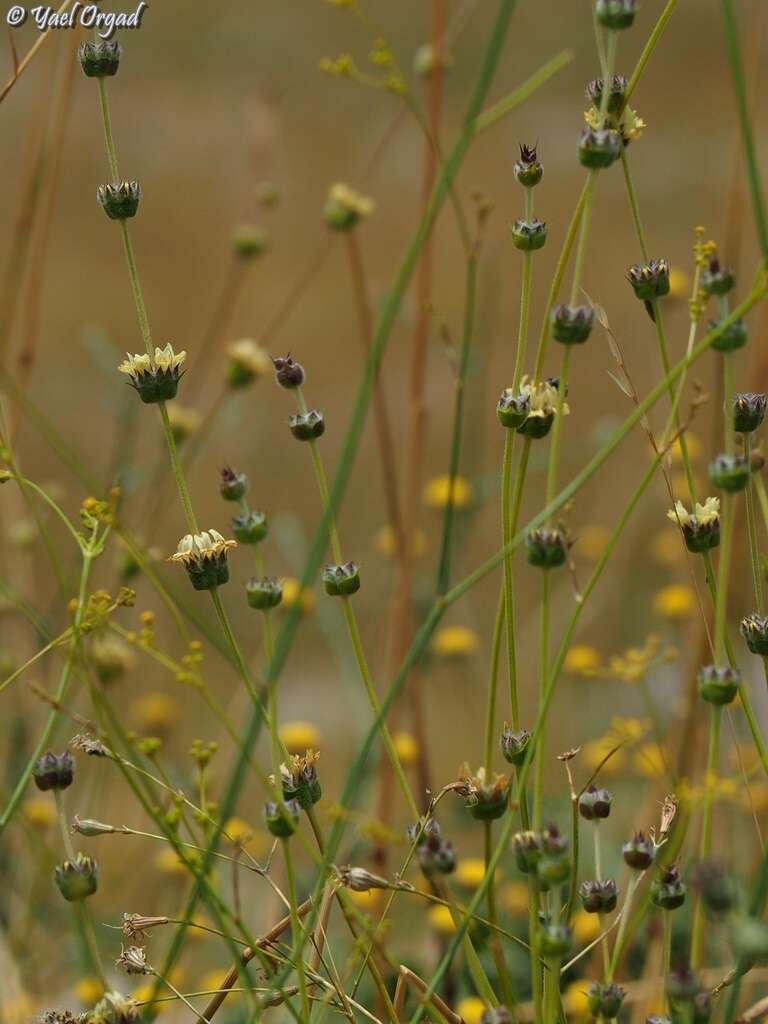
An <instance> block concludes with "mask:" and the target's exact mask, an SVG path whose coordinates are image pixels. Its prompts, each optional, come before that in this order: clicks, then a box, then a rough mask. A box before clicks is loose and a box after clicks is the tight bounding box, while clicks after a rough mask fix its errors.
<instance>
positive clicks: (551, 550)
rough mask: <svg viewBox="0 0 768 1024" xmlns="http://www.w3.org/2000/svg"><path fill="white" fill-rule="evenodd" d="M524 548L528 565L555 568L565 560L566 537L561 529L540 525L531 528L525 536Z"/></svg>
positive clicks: (566, 549)
mask: <svg viewBox="0 0 768 1024" xmlns="http://www.w3.org/2000/svg"><path fill="white" fill-rule="evenodd" d="M525 548H526V555H527V557H528V562H529V563H530V565H536V566H538V567H539V568H540V569H556V568H557V567H558V566H560V565H562V564H563V563H564V562H565V559H566V556H567V553H568V538H567V537H566V535H565V532H564V531H563V530H560V529H554V530H551V529H548V528H547V527H544V526H542V527H540V528H539V529H537V530H531V532H530V533H529V534H528V536H527V537H526V538H525Z"/></svg>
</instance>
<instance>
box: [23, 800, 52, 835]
mask: <svg viewBox="0 0 768 1024" xmlns="http://www.w3.org/2000/svg"><path fill="white" fill-rule="evenodd" d="M21 810H22V813H23V815H24V817H25V818H26V819H27V821H28V822H29V824H30V825H34V827H35V828H48V827H49V826H51V825H53V823H54V822H55V821H56V807H55V805H54V804H53V803H52V802H51V801H50V800H44V799H43V798H42V797H31V798H30V799H29V800H25V801H24V803H23V804H22V806H21Z"/></svg>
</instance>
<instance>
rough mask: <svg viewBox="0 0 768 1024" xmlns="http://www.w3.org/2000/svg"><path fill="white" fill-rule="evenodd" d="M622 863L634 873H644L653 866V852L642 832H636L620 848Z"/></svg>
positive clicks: (651, 845) (650, 844)
mask: <svg viewBox="0 0 768 1024" xmlns="http://www.w3.org/2000/svg"><path fill="white" fill-rule="evenodd" d="M621 854H622V856H623V858H624V863H625V864H627V865H628V866H629V867H631V868H634V869H635V871H645V870H646V868H649V867H650V866H651V864H653V858H654V855H655V851H654V848H653V844H652V843H650V842H649V841H648V840H647V839H646V838H645V834H644V833H643V832H636V833H635V835H634V836H633V837H632V839H630V841H629V842H628V843H624V845H623V846H622V848H621Z"/></svg>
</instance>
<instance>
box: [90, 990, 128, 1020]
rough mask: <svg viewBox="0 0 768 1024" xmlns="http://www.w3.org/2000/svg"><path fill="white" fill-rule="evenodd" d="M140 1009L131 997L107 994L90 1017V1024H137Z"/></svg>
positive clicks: (117, 993) (113, 993) (116, 993)
mask: <svg viewBox="0 0 768 1024" xmlns="http://www.w3.org/2000/svg"><path fill="white" fill-rule="evenodd" d="M138 1020H139V1007H138V1006H137V1004H136V1002H135V1001H134V1000H133V999H131V998H130V996H124V995H121V994H120V993H119V992H105V993H104V997H103V998H102V999H101V1000H99V1002H98V1003H97V1004H96V1005H95V1006H94V1008H93V1010H92V1011H91V1013H90V1014H89V1016H88V1022H89V1024H135V1022H136V1021H138Z"/></svg>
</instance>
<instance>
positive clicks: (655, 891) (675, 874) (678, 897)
mask: <svg viewBox="0 0 768 1024" xmlns="http://www.w3.org/2000/svg"><path fill="white" fill-rule="evenodd" d="M686 891H687V887H686V885H685V882H683V880H682V878H681V877H680V872H679V871H678V870H677V868H676V867H675V866H674V865H672V866H671V867H668V868H662V869H661V871H660V872H659V874H658V875H657V876H656V877H655V878H654V880H653V881H652V882H651V901H652V902H653V904H654V906H656V907H661V909H662V910H677V908H678V907H682V905H683V904H684V903H685V894H686Z"/></svg>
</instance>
